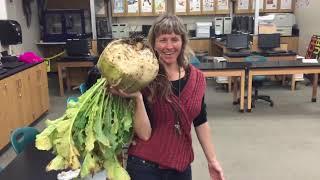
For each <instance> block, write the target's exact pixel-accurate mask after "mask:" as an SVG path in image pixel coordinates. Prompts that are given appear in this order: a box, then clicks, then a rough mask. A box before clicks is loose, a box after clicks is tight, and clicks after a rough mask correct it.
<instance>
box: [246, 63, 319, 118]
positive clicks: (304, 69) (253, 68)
mask: <svg viewBox="0 0 320 180" xmlns="http://www.w3.org/2000/svg"><path fill="white" fill-rule="evenodd" d="M318 73H320V63H316V64H306V63H302V62H301V61H278V62H275V61H274V62H254V63H252V64H251V65H250V67H249V68H248V108H247V111H248V112H251V101H252V99H251V98H252V97H251V96H250V95H251V94H252V79H253V76H256V75H292V74H314V79H313V88H312V98H311V101H312V102H316V101H317V87H318V84H317V83H318Z"/></svg>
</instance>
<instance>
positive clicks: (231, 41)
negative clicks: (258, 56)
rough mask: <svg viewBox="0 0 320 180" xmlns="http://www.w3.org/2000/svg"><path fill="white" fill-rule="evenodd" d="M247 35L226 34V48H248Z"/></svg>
mask: <svg viewBox="0 0 320 180" xmlns="http://www.w3.org/2000/svg"><path fill="white" fill-rule="evenodd" d="M248 47H249V36H248V35H247V34H227V48H228V49H231V50H240V49H248Z"/></svg>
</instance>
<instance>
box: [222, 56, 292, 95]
mask: <svg viewBox="0 0 320 180" xmlns="http://www.w3.org/2000/svg"><path fill="white" fill-rule="evenodd" d="M224 57H225V58H226V59H227V61H228V62H244V61H245V60H244V59H245V57H228V56H224ZM266 58H267V61H296V60H297V57H296V55H288V56H270V57H266ZM285 78H286V77H285V76H283V77H282V85H284V84H285ZM291 79H292V80H291V91H294V90H295V87H296V86H295V84H296V81H295V80H294V74H293V75H292V76H291ZM228 89H229V91H230V90H231V80H229V83H228Z"/></svg>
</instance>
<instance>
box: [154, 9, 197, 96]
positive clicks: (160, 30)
mask: <svg viewBox="0 0 320 180" xmlns="http://www.w3.org/2000/svg"><path fill="white" fill-rule="evenodd" d="M171 33H175V34H176V35H180V36H181V39H182V47H181V52H180V54H179V56H178V59H177V63H178V66H179V67H183V68H184V69H185V70H187V67H188V64H189V57H190V56H191V55H192V54H193V52H192V50H191V49H190V48H189V46H188V42H189V37H188V33H187V30H186V28H185V26H184V24H183V22H182V20H181V19H180V18H179V17H177V16H175V15H172V14H167V13H166V14H163V15H161V16H159V17H158V18H157V19H156V20H155V21H154V23H153V25H152V26H151V28H150V31H149V34H148V43H149V45H150V46H151V47H152V49H153V50H154V52H155V54H156V56H157V57H158V58H159V56H158V54H157V52H156V51H155V42H156V38H157V37H159V36H160V35H162V34H171ZM159 64H160V67H159V73H158V75H157V77H156V79H155V80H154V81H153V82H152V83H150V85H149V86H148V89H149V90H150V97H149V98H148V99H149V100H150V101H153V100H154V97H155V95H157V96H159V97H160V98H165V99H166V100H168V101H170V99H169V95H170V94H172V90H171V83H170V81H169V79H168V77H167V74H166V71H165V69H164V66H163V65H162V64H161V63H159Z"/></svg>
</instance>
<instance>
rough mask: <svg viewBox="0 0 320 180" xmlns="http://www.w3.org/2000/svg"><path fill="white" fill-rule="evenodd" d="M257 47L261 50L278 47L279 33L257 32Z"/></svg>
mask: <svg viewBox="0 0 320 180" xmlns="http://www.w3.org/2000/svg"><path fill="white" fill-rule="evenodd" d="M258 47H259V48H260V49H262V50H272V49H274V48H278V47H280V34H279V33H274V34H259V35H258Z"/></svg>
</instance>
